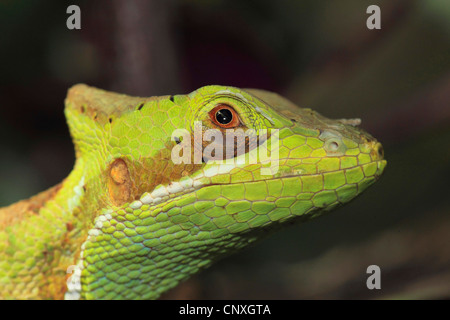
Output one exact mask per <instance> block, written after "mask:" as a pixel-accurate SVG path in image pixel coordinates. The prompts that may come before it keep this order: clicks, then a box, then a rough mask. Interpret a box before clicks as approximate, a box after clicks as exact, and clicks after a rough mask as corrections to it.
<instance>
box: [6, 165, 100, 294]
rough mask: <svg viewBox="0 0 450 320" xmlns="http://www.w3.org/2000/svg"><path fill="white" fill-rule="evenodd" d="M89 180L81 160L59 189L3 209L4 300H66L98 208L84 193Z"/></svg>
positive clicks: (86, 192)
mask: <svg viewBox="0 0 450 320" xmlns="http://www.w3.org/2000/svg"><path fill="white" fill-rule="evenodd" d="M88 179H89V176H88V175H87V173H86V170H85V165H84V162H83V161H82V160H81V159H79V160H77V163H76V165H75V167H74V170H72V172H71V173H70V175H69V176H68V177H67V178H66V179H65V180H64V181H63V182H61V183H60V184H58V185H57V186H55V187H53V188H50V189H49V190H47V191H44V192H42V193H40V194H38V195H36V196H34V197H32V198H30V199H28V200H23V201H20V202H17V203H15V204H12V205H10V206H8V207H6V208H2V209H0V251H2V252H3V253H4V256H3V258H2V263H1V264H0V282H1V283H3V284H5V283H6V285H2V286H1V288H0V297H2V298H18V297H19V298H22V299H37V298H43V299H49V298H52V299H58V298H63V297H64V293H65V291H66V288H67V286H66V273H67V269H68V267H69V266H70V265H74V264H75V263H76V261H77V256H78V255H79V252H80V247H81V244H82V243H83V242H84V241H85V239H86V237H87V230H88V228H89V227H90V226H89V224H92V221H93V218H92V217H93V216H95V214H96V211H97V208H98V205H99V203H100V200H98V201H96V200H97V199H100V197H101V195H98V196H96V198H97V199H94V198H93V193H92V192H91V193H90V192H89V190H87V189H86V183H87V181H88ZM3 277H4V278H5V281H2V278H3ZM6 280H7V281H6ZM24 283H28V284H30V285H28V286H24Z"/></svg>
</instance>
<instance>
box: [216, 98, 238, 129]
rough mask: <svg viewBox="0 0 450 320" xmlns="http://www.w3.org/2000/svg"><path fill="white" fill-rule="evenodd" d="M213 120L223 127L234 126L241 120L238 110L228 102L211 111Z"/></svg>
mask: <svg viewBox="0 0 450 320" xmlns="http://www.w3.org/2000/svg"><path fill="white" fill-rule="evenodd" d="M209 116H210V118H211V120H212V122H213V123H214V124H216V125H218V126H219V127H222V128H233V127H236V126H238V125H239V124H240V123H241V122H240V120H239V116H238V114H237V112H236V111H235V110H234V109H233V108H232V107H230V106H228V105H226V104H219V105H218V106H216V107H215V108H214V109H212V110H211V111H210V112H209Z"/></svg>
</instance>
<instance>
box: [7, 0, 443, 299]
mask: <svg viewBox="0 0 450 320" xmlns="http://www.w3.org/2000/svg"><path fill="white" fill-rule="evenodd" d="M70 4H77V5H79V6H80V8H81V27H82V29H81V30H68V29H67V28H66V19H67V18H68V17H69V15H68V14H66V9H67V7H68V6H69V5H70ZM371 4H377V5H379V6H380V8H381V30H368V29H367V27H366V19H367V18H368V17H369V15H368V14H366V9H367V7H368V6H369V5H371ZM0 30H2V33H1V35H0V37H1V40H0V62H1V64H0V137H1V138H0V150H1V157H0V206H4V205H8V204H10V203H13V202H15V201H17V200H19V199H22V198H26V197H29V196H31V195H33V194H35V193H37V192H39V191H42V190H44V189H46V188H48V187H50V186H52V185H55V184H57V183H58V182H59V181H61V180H62V179H63V178H65V177H66V176H67V174H68V173H69V172H70V170H71V168H72V166H73V163H74V152H73V146H72V143H71V140H70V136H69V133H68V129H67V126H66V123H65V119H64V115H63V108H64V106H63V102H64V98H65V95H66V92H67V89H68V88H69V87H70V86H72V85H74V84H75V83H79V82H83V83H87V84H89V85H93V86H97V87H100V88H103V89H108V90H114V91H118V92H121V93H127V94H131V95H141V96H152V95H164V94H177V93H188V92H190V91H192V90H195V89H197V88H198V87H201V86H203V85H207V84H224V85H232V86H238V87H243V88H246V87H253V88H261V89H266V90H271V91H275V92H278V93H279V94H281V95H283V96H286V97H287V98H289V99H290V100H292V101H294V102H295V103H296V104H298V105H299V106H301V107H310V108H312V109H315V110H317V111H319V112H320V113H322V114H323V115H325V116H328V117H331V118H354V117H359V118H361V119H362V127H363V128H365V129H366V130H367V131H369V132H370V133H371V134H373V135H374V136H375V137H376V138H378V139H379V140H380V141H381V142H382V143H383V145H384V148H385V154H386V159H387V160H388V167H387V169H386V171H385V174H384V175H383V177H382V179H381V180H380V181H379V182H378V183H377V184H375V185H374V186H373V187H371V188H370V189H369V190H368V191H367V192H366V193H364V194H363V195H362V196H361V197H359V198H357V199H356V200H355V201H353V202H352V203H350V204H348V205H346V206H344V207H343V208H341V209H339V210H337V211H335V212H333V213H332V214H329V215H326V216H324V217H321V218H319V219H317V220H314V221H311V222H308V223H306V224H302V225H297V226H293V227H291V228H289V229H286V230H283V231H280V232H278V233H276V234H273V235H272V236H270V237H268V238H267V239H265V240H263V241H261V242H259V243H258V244H256V245H255V246H253V247H251V248H249V249H247V250H245V251H243V252H242V253H239V254H236V255H233V256H231V257H229V258H227V259H224V260H223V261H220V262H219V263H217V264H216V265H214V266H213V267H211V268H210V269H208V270H206V271H204V272H202V273H200V274H199V275H197V276H195V277H193V278H192V279H190V280H188V281H187V282H185V283H184V284H182V285H181V286H180V287H178V288H176V289H175V290H172V291H171V292H169V293H168V294H166V295H165V296H164V298H166V299H323V298H329V299H409V298H412V299H433V298H439V299H445V298H447V299H448V298H450V165H449V164H450V54H449V53H450V2H449V1H446V0H428V1H412V0H389V1H387V0H386V1H375V0H373V1H366V0H343V1H331V0H329V1H325V0H322V1H313V0H301V1H300V0H297V1H288V0H278V1H270V0H264V1H263V0H257V1H256V0H254V1H250V0H239V1H238V0H235V1H230V0H228V1H225V0H210V1H206V0H190V1H188V0H178V1H177V0H170V1H168V0H165V1H161V0H148V1H145V0H127V1H125V0H112V1H111V0H96V1H70V2H68V1H61V0H52V1H50V0H49V1H45V2H44V1H27V0H14V1H13V0H3V1H1V2H0ZM372 264H375V265H378V266H380V268H381V290H372V291H371V290H368V289H367V287H366V279H367V277H368V275H367V274H366V269H367V267H368V266H369V265H372Z"/></svg>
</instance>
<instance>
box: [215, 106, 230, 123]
mask: <svg viewBox="0 0 450 320" xmlns="http://www.w3.org/2000/svg"><path fill="white" fill-rule="evenodd" d="M216 120H217V122H218V123H220V124H229V123H230V122H231V121H232V120H233V113H232V112H231V111H230V110H228V109H220V110H218V111H217V112H216Z"/></svg>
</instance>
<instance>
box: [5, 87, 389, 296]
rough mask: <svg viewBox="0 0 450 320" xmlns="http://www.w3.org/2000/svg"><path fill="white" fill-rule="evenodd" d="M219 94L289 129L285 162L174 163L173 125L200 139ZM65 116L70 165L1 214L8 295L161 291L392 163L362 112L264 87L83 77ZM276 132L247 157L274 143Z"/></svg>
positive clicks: (252, 117) (319, 208)
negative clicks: (134, 90)
mask: <svg viewBox="0 0 450 320" xmlns="http://www.w3.org/2000/svg"><path fill="white" fill-rule="evenodd" d="M218 104H226V105H228V106H231V107H232V108H234V110H235V111H236V112H237V114H239V118H240V121H241V127H242V128H244V129H247V128H251V129H255V130H256V131H257V132H258V133H259V132H263V131H261V129H271V130H273V129H279V131H278V133H279V135H278V137H279V162H278V165H279V167H278V170H272V171H271V172H272V174H269V175H266V174H263V172H262V171H261V168H263V167H264V168H267V167H268V166H267V163H263V162H262V161H261V163H259V162H258V163H249V161H244V163H238V162H234V163H233V164H218V163H214V162H213V161H208V159H206V160H205V161H206V163H199V164H184V163H180V164H176V163H174V161H172V160H171V159H172V158H171V151H172V149H173V148H174V147H175V146H177V143H176V142H177V141H174V140H173V139H171V136H172V133H173V132H174V130H175V129H181V128H184V129H186V130H188V132H189V133H190V134H191V137H192V136H193V133H194V128H195V121H202V124H203V128H202V129H203V130H205V129H207V128H217V125H216V124H214V122H213V121H212V120H211V118H210V117H209V116H208V114H209V111H210V110H211V109H213V108H214V107H215V106H217V105H218ZM65 114H66V118H67V121H68V124H69V128H70V132H71V135H72V137H73V141H74V144H75V150H76V162H75V166H74V169H73V171H72V172H71V173H70V175H69V176H68V177H67V178H66V179H65V180H64V181H63V182H62V183H61V184H60V185H58V186H56V187H54V188H52V189H50V190H48V191H46V192H43V193H41V194H39V195H38V196H35V197H33V198H31V199H29V200H25V201H21V202H18V203H16V204H13V205H11V206H9V207H6V208H3V209H1V210H0V297H1V298H6V299H13V298H21V299H40V298H42V299H50V298H51V299H63V298H66V299H78V298H81V299H155V298H158V297H159V296H160V294H161V293H163V292H165V291H167V290H168V289H170V288H172V287H174V286H176V285H177V284H178V283H179V282H180V281H182V280H184V279H186V278H188V277H189V276H190V275H192V274H194V273H196V272H198V271H199V270H201V269H203V268H206V267H207V266H209V265H210V264H211V263H213V262H214V261H216V260H218V259H219V258H221V257H223V256H224V255H227V254H229V253H232V252H234V251H236V250H238V249H241V248H243V247H246V246H247V245H248V244H250V243H252V242H254V241H256V240H258V239H260V238H261V237H263V236H264V235H266V234H267V233H268V231H272V230H275V229H277V228H279V227H282V226H283V225H284V224H286V223H292V222H296V221H305V220H308V219H311V218H313V217H316V216H318V215H320V214H322V213H323V212H325V211H329V210H331V209H333V208H335V207H337V206H338V205H340V204H343V203H346V202H348V201H350V200H351V199H353V198H354V197H356V196H357V195H358V194H360V193H361V192H363V191H364V190H365V189H366V188H367V187H368V186H370V185H371V184H372V183H374V182H375V181H376V180H377V179H378V177H379V176H380V175H381V173H382V172H383V170H384V167H385V165H386V161H385V160H383V154H382V148H381V145H380V144H379V143H378V142H377V141H376V140H375V139H374V138H373V137H371V136H370V135H369V134H367V133H365V132H363V131H362V130H360V129H358V128H356V127H355V123H352V121H349V120H329V119H326V118H324V117H322V116H321V115H319V114H317V113H316V112H314V111H312V110H310V109H300V108H298V107H296V106H295V105H293V104H292V103H291V102H289V101H287V100H286V99H284V98H282V97H280V96H278V95H276V94H274V93H270V92H266V91H260V90H253V89H247V90H241V89H238V88H233V87H221V86H207V87H203V88H200V89H198V90H197V91H194V92H192V93H190V94H188V95H177V96H173V97H169V96H164V97H153V98H138V97H129V96H126V95H119V94H116V93H111V92H106V91H103V90H99V89H95V88H91V87H88V86H85V85H77V86H74V87H73V88H72V89H70V91H69V93H68V96H67V99H66V109H65ZM353 122H354V121H353ZM272 132H275V131H272ZM275 137H276V136H275V135H274V134H272V135H270V136H269V138H268V139H267V140H263V139H261V140H260V141H258V144H257V146H256V147H255V148H253V149H251V150H247V151H248V154H249V155H250V156H252V155H255V154H256V152H257V151H259V150H260V149H261V148H264V150H266V149H269V147H271V146H272V145H274V146H275V141H276V140H275ZM185 138H186V139H187V140H184V139H180V141H181V140H182V142H181V143H182V145H183V143H185V141H186V142H187V141H188V140H189V139H188V138H189V137H185ZM180 141H178V142H179V143H180ZM193 146H195V148H203V147H204V145H203V146H202V145H200V147H199V146H198V145H195V144H193ZM195 148H194V150H196V149H195ZM274 150H275V149H274ZM244 156H245V154H243V155H237V156H236V159H237V158H241V157H244ZM236 159H232V160H236Z"/></svg>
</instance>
